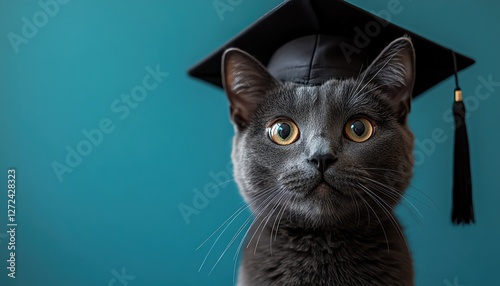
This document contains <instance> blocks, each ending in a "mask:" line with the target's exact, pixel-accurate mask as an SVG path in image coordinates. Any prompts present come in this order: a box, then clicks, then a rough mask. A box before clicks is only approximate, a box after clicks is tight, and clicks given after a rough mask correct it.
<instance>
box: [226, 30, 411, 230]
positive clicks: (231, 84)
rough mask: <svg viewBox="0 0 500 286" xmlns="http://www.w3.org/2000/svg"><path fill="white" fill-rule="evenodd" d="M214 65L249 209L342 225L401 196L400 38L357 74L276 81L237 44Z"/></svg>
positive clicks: (404, 55) (404, 133)
mask: <svg viewBox="0 0 500 286" xmlns="http://www.w3.org/2000/svg"><path fill="white" fill-rule="evenodd" d="M222 64H223V84H224V87H225V90H226V94H227V97H228V99H229V102H230V116H231V121H232V122H233V124H234V126H235V132H236V134H235V137H234V141H233V154H232V159H233V163H234V166H235V179H236V182H237V183H238V186H239V188H240V191H241V193H242V195H243V197H244V198H245V200H246V201H247V203H249V204H250V207H251V209H252V210H253V212H254V213H255V214H256V215H260V216H261V217H264V216H266V215H268V216H269V217H270V218H272V217H275V216H279V215H281V216H283V217H292V218H293V220H294V221H295V223H297V224H299V225H303V226H307V227H313V228H314V227H323V226H326V227H328V226H340V225H343V226H349V225H350V224H352V223H355V222H356V221H357V220H359V219H363V218H364V217H368V216H369V215H371V216H372V217H373V213H372V214H369V213H370V212H372V211H373V212H377V213H382V212H383V211H384V209H386V210H391V208H392V207H393V206H394V205H395V204H396V203H397V202H398V201H399V200H400V198H401V195H402V193H403V191H404V190H405V189H406V187H407V186H408V184H409V180H410V178H411V174H412V168H413V153H412V150H413V135H412V133H411V131H410V130H409V128H408V125H407V116H408V113H409V112H410V101H411V97H412V90H413V84H414V80H415V66H414V65H415V56H414V50H413V46H412V43H411V41H410V39H409V38H407V37H403V38H399V39H397V40H395V41H393V42H392V43H391V44H389V45H388V46H387V47H386V48H385V49H384V50H383V51H382V52H381V53H380V55H379V56H378V57H377V58H376V59H375V60H374V61H373V62H372V63H371V64H370V65H369V66H368V67H367V68H366V69H365V70H364V71H363V72H362V73H361V74H360V75H359V76H358V77H357V78H350V79H332V80H330V81H327V82H325V83H324V84H323V85H321V86H302V85H297V84H293V83H281V82H280V81H278V80H277V79H275V78H273V77H272V76H271V75H270V74H269V73H268V72H267V70H266V69H265V67H263V66H262V65H261V64H260V63H259V62H258V61H257V60H255V59H254V58H253V57H252V56H250V55H248V54H247V53H245V52H243V51H241V50H238V49H229V50H227V51H226V52H225V54H224V57H223V63H222ZM280 212H281V213H280ZM283 214H285V215H283ZM270 221H273V219H270Z"/></svg>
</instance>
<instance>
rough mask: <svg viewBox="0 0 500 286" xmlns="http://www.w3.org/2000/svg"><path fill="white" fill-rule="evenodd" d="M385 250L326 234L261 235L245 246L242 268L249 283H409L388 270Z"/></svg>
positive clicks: (389, 264) (389, 258)
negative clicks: (255, 240)
mask: <svg viewBox="0 0 500 286" xmlns="http://www.w3.org/2000/svg"><path fill="white" fill-rule="evenodd" d="M384 253H387V251H386V250H385V252H384V251H381V252H380V253H379V249H378V248H377V247H375V248H374V249H370V247H368V248H367V247H366V244H365V245H364V246H362V245H358V244H357V243H356V242H352V241H347V240H338V239H336V238H335V237H333V236H330V235H329V234H326V235H319V236H311V235H307V236H304V237H301V236H297V237H287V238H286V239H284V238H281V239H277V240H274V238H271V237H270V236H268V235H263V236H262V237H261V240H260V241H259V244H258V245H257V244H256V242H252V243H251V244H250V246H249V248H247V249H246V251H245V259H244V261H243V267H242V271H243V272H245V273H246V275H247V276H248V277H247V278H246V280H247V281H249V284H248V285H353V286H354V285H409V284H400V282H401V281H403V280H405V279H402V278H403V277H397V276H399V274H401V273H398V272H399V271H394V272H393V273H389V274H388V273H387V271H388V270H389V269H390V268H392V267H391V264H395V263H394V262H395V261H391V260H392V258H391V257H388V256H386V255H385V254H384ZM404 264H405V263H404ZM242 285H244V284H242Z"/></svg>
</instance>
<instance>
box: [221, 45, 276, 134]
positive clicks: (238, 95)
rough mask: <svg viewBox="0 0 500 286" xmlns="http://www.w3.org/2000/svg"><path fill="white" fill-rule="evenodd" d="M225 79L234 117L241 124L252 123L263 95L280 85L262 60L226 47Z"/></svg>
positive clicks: (235, 121)
mask: <svg viewBox="0 0 500 286" xmlns="http://www.w3.org/2000/svg"><path fill="white" fill-rule="evenodd" d="M222 82H223V85H224V90H225V91H226V95H227V97H228V99H229V103H230V114H231V120H232V121H233V123H234V124H236V125H237V126H238V127H239V128H244V127H246V126H247V125H248V123H249V122H250V119H251V118H252V116H253V113H254V111H255V109H256V108H257V106H258V105H259V103H260V102H261V101H262V99H263V98H264V97H265V96H266V94H267V93H268V92H269V91H270V90H271V89H274V88H276V87H278V86H279V85H280V83H279V81H278V80H276V79H275V78H274V77H272V76H271V75H270V74H269V73H268V72H267V70H266V68H265V67H264V66H262V64H260V63H259V62H258V61H257V60H256V59H254V58H253V57H252V56H251V55H249V54H247V53H245V52H243V51H242V50H239V49H236V48H231V49H228V50H226V51H225V52H224V55H223V56H222Z"/></svg>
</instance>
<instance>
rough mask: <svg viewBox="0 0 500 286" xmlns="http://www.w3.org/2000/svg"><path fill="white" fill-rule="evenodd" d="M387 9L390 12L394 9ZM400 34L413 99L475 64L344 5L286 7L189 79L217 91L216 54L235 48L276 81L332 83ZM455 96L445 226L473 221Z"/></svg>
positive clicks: (302, 2) (317, 2)
mask: <svg viewBox="0 0 500 286" xmlns="http://www.w3.org/2000/svg"><path fill="white" fill-rule="evenodd" d="M394 8H395V9H394V10H395V11H394V13H397V7H394ZM399 8H400V7H399ZM388 13H390V11H388ZM381 16H383V15H381ZM404 35H407V36H409V37H410V38H411V40H412V42H413V46H414V48H415V52H416V79H415V85H414V89H413V97H416V96H418V95H419V94H421V93H423V92H425V91H426V90H428V89H429V88H431V87H433V86H434V85H436V84H438V83H440V82H441V81H443V80H445V79H447V78H448V77H450V76H451V75H453V74H455V76H456V74H457V72H458V71H460V70H462V69H464V68H467V67H468V66H470V65H472V64H473V63H474V60H472V59H470V58H468V57H466V56H463V55H460V54H458V53H455V52H453V51H452V50H450V49H448V48H445V47H443V46H440V45H438V44H436V43H434V42H431V41H429V40H427V39H425V38H423V37H420V36H419V35H417V34H415V33H412V32H411V31H408V30H406V29H404V28H401V27H399V26H396V25H394V24H392V23H390V22H388V21H386V20H384V19H382V18H380V17H377V16H375V15H373V14H371V13H369V12H366V11H364V10H362V9H360V8H358V7H355V6H353V5H352V4H349V3H346V2H344V1H340V0H289V1H285V2H284V3H281V4H280V5H278V6H277V7H276V8H274V9H273V10H272V11H270V12H269V13H267V14H266V15H264V16H263V17H261V18H260V19H258V20H257V21H256V22H255V23H253V24H252V25H251V26H250V27H248V28H247V29H245V30H244V31H242V32H241V33H240V34H238V35H237V36H235V37H234V38H232V39H231V40H229V41H228V42H227V43H226V44H224V45H223V46H222V47H220V48H219V49H218V50H216V51H215V52H214V53H212V54H211V55H209V56H208V57H207V58H205V59H204V60H202V61H201V62H200V63H198V64H197V65H195V66H194V67H193V68H191V69H190V70H189V74H190V75H191V76H193V77H197V78H200V79H202V80H204V81H207V82H209V83H212V84H214V85H216V86H219V87H221V88H222V79H221V60H222V56H223V53H224V51H225V50H226V49H228V48H232V47H236V48H240V49H242V50H244V51H246V52H247V53H249V54H251V55H252V56H254V57H255V58H256V59H258V60H259V61H260V62H261V63H262V64H263V65H265V66H267V68H268V70H269V72H270V74H271V75H273V76H274V77H275V78H277V79H279V80H282V81H292V82H296V83H299V84H306V85H318V84H321V83H323V82H325V81H327V80H329V79H331V78H346V77H353V76H356V75H358V74H359V73H360V72H361V71H362V69H363V68H366V67H367V66H368V65H369V63H370V62H371V61H372V60H373V59H374V58H375V57H376V56H377V55H378V54H379V52H380V51H382V49H383V48H384V47H385V46H386V45H387V44H389V43H390V42H391V41H393V40H394V39H396V38H399V37H401V36H404ZM459 93H460V95H459ZM455 95H456V96H455V97H456V100H455V105H454V111H455V118H456V120H457V128H456V130H457V131H456V136H457V138H456V142H455V179H454V191H453V196H454V197H453V200H454V204H453V214H452V220H453V222H454V223H469V222H470V221H474V214H473V212H472V195H471V187H470V186H471V182H470V170H469V156H468V142H467V133H466V129H465V124H464V118H463V114H465V110H464V107H463V103H462V101H461V92H460V90H459V89H458V80H457V90H456V91H455ZM465 151H467V152H465ZM464 153H466V154H464ZM465 157H467V158H465Z"/></svg>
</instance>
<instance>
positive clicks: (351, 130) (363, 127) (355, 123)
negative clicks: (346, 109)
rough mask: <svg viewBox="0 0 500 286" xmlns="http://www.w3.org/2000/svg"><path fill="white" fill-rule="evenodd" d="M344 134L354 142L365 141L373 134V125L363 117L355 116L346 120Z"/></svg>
mask: <svg viewBox="0 0 500 286" xmlns="http://www.w3.org/2000/svg"><path fill="white" fill-rule="evenodd" d="M344 130H345V134H346V136H347V138H348V139H349V140H352V141H354V142H358V143H361V142H365V141H366V140H368V139H370V137H372V135H373V125H372V124H371V122H370V120H368V119H366V118H364V117H357V118H353V119H350V120H349V121H347V124H346V125H345V128H344Z"/></svg>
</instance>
